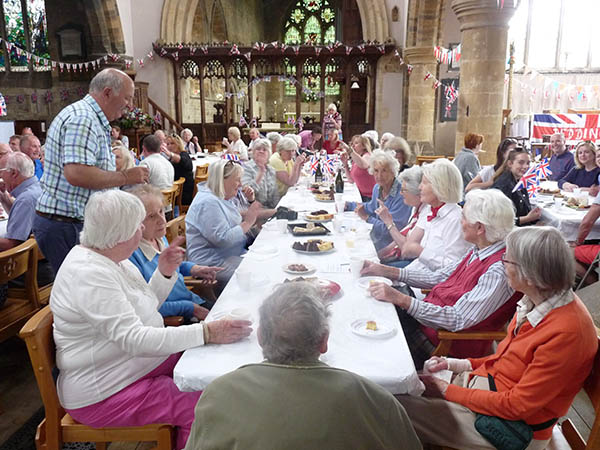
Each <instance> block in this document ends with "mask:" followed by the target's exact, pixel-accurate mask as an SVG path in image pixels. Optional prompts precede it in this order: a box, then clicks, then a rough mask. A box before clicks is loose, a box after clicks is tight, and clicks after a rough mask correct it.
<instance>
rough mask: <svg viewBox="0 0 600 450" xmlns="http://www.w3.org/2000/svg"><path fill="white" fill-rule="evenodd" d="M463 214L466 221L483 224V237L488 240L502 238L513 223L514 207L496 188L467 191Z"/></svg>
mask: <svg viewBox="0 0 600 450" xmlns="http://www.w3.org/2000/svg"><path fill="white" fill-rule="evenodd" d="M463 216H464V218H465V220H466V221H467V223H470V224H475V223H477V222H479V223H480V224H482V225H485V237H486V238H487V240H488V241H490V242H498V241H502V240H504V239H505V238H506V236H507V235H508V233H510V232H511V231H512V230H513V228H514V225H515V207H514V206H513V204H512V202H511V201H510V199H509V198H508V197H507V196H506V195H504V194H503V193H502V191H499V190H498V189H486V190H485V191H484V190H482V189H475V190H473V191H470V192H468V193H467V195H466V198H465V206H464V208H463Z"/></svg>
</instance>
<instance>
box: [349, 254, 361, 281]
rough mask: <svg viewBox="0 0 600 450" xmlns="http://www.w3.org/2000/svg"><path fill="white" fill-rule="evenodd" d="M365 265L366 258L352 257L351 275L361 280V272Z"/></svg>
mask: <svg viewBox="0 0 600 450" xmlns="http://www.w3.org/2000/svg"><path fill="white" fill-rule="evenodd" d="M364 264H365V260H364V258H361V257H358V256H352V257H351V258H350V273H352V276H353V277H354V278H360V271H361V269H362V268H363V265H364Z"/></svg>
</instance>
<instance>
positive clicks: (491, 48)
mask: <svg viewBox="0 0 600 450" xmlns="http://www.w3.org/2000/svg"><path fill="white" fill-rule="evenodd" d="M452 9H453V10H454V13H455V14H456V16H457V18H458V20H459V22H460V31H461V44H462V55H461V58H460V88H459V97H458V124H457V129H456V144H455V150H456V151H457V152H458V151H460V149H461V148H462V147H463V144H464V136H465V134H466V133H479V134H482V135H483V137H484V144H483V146H484V148H485V149H486V151H487V152H486V153H481V154H480V155H479V159H480V160H481V163H482V164H493V163H494V162H495V159H496V148H497V147H498V144H499V143H500V136H501V131H502V108H503V104H504V74H505V70H506V43H507V36H508V21H509V20H510V18H511V17H512V16H513V14H514V12H515V8H514V7H513V6H512V3H511V2H504V7H503V8H500V7H499V6H498V3H497V1H496V0H453V1H452Z"/></svg>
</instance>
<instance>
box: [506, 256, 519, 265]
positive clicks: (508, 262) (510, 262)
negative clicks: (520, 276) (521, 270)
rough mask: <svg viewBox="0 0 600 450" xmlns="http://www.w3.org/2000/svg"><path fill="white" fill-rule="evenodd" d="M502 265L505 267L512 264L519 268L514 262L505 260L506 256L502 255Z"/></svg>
mask: <svg viewBox="0 0 600 450" xmlns="http://www.w3.org/2000/svg"><path fill="white" fill-rule="evenodd" d="M502 264H504V265H505V266H506V265H507V264H514V265H515V266H520V264H519V263H518V262H516V261H511V260H510V259H506V255H502Z"/></svg>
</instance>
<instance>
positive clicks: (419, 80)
mask: <svg viewBox="0 0 600 450" xmlns="http://www.w3.org/2000/svg"><path fill="white" fill-rule="evenodd" d="M404 58H405V59H406V61H407V62H408V63H409V64H411V65H412V66H413V70H412V73H411V74H410V77H409V82H408V120H407V126H406V139H407V140H408V141H409V142H411V144H412V143H415V144H419V145H420V146H421V148H422V150H423V153H426V154H432V153H434V151H433V131H434V123H435V91H434V90H433V88H432V84H433V80H432V79H431V78H430V79H428V80H424V78H425V75H426V74H427V72H430V73H432V74H433V75H434V76H435V74H436V71H437V61H436V60H435V57H434V55H433V49H432V47H431V46H429V47H409V48H406V49H404Z"/></svg>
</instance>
